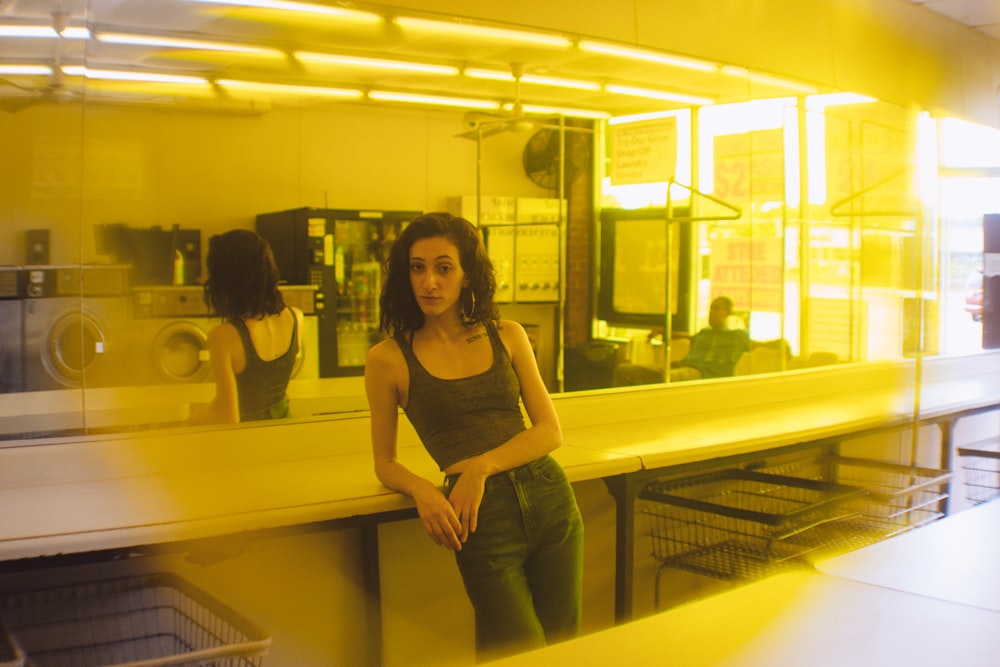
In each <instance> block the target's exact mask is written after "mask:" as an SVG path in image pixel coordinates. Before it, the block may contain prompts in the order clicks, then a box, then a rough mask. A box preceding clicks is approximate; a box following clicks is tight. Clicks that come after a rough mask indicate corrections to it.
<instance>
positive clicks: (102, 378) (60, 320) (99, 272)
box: [21, 265, 128, 391]
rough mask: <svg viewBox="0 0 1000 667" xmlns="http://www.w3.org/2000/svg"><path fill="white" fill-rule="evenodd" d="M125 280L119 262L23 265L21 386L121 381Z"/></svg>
mask: <svg viewBox="0 0 1000 667" xmlns="http://www.w3.org/2000/svg"><path fill="white" fill-rule="evenodd" d="M127 283H128V268H127V267H124V266H99V265H85V266H33V267H30V268H27V269H25V295H24V299H23V301H22V306H23V308H22V322H21V325H22V327H21V328H22V332H23V348H22V349H23V356H22V363H23V390H24V391H41V390H47V389H64V388H67V387H70V388H74V387H110V386H118V385H122V384H126V382H127V379H128V340H127V330H128V295H127Z"/></svg>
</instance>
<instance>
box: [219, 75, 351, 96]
mask: <svg viewBox="0 0 1000 667" xmlns="http://www.w3.org/2000/svg"><path fill="white" fill-rule="evenodd" d="M215 83H216V84H217V85H219V86H222V87H223V88H233V89H237V90H246V91H250V92H255V93H270V94H275V95H321V96H324V97H350V98H354V99H359V98H361V97H364V93H362V92H361V91H360V90H353V89H350V88H324V87H321V86H295V85H289V84H283V83H263V82H260V81H236V80H234V79H219V80H218V81H216V82H215Z"/></svg>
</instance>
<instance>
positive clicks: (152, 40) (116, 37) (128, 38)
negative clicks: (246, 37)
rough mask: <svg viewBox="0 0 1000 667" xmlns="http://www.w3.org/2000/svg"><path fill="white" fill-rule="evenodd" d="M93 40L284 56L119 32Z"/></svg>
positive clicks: (269, 51)
mask: <svg viewBox="0 0 1000 667" xmlns="http://www.w3.org/2000/svg"><path fill="white" fill-rule="evenodd" d="M95 39H97V41H99V42H104V43H106V44H126V45H134V46H162V47H165V48H169V49H197V50H200V51H225V52H228V53H245V54H250V55H267V56H277V57H283V56H284V53H282V52H281V51H278V50H277V49H265V48H261V47H259V46H245V45H242V44H226V43H224V42H205V41H201V40H197V39H181V38H178V37H159V36H156V35H132V34H127V33H120V32H99V33H97V34H96V35H95Z"/></svg>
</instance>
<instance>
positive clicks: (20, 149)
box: [0, 0, 974, 440]
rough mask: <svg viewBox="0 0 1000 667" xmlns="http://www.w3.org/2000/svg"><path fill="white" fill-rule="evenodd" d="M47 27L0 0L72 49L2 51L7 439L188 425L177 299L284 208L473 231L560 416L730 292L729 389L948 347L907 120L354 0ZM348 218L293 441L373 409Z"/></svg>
mask: <svg viewBox="0 0 1000 667" xmlns="http://www.w3.org/2000/svg"><path fill="white" fill-rule="evenodd" d="M57 4H58V5H59V7H58V8H57V9H59V10H60V11H57V12H56V13H53V7H50V6H49V4H48V3H40V2H35V1H32V0H11V2H9V3H7V5H6V6H5V14H4V16H3V17H2V18H3V20H4V21H8V20H9V22H11V23H18V24H21V25H24V26H29V27H33V28H37V29H42V28H44V27H46V26H48V27H51V28H58V27H60V26H62V31H61V32H59V33H55V32H53V34H52V35H51V36H50V37H49V38H24V39H19V38H7V37H5V49H9V50H5V52H4V54H3V55H4V57H5V58H6V57H7V56H8V55H10V56H11V57H12V59H13V60H14V61H16V62H11V63H0V66H4V67H6V69H2V70H0V140H2V141H3V145H4V146H5V149H6V150H5V152H6V154H7V155H8V156H9V157H8V159H6V160H4V161H3V162H2V166H0V169H2V170H3V171H2V174H0V175H2V178H0V210H2V211H3V212H4V216H5V220H4V225H3V232H2V238H3V243H0V265H5V267H6V266H9V267H23V268H24V269H25V270H14V269H13V268H12V269H11V270H5V271H0V287H3V286H7V287H8V291H7V292H3V293H2V294H5V295H8V296H4V297H3V298H0V305H2V307H3V308H4V312H5V313H8V315H9V316H5V317H4V318H3V322H4V325H3V328H0V334H2V335H3V345H4V348H3V350H4V353H3V357H2V358H3V364H4V366H3V369H2V370H3V378H4V380H3V382H4V384H3V391H4V393H2V394H0V419H2V420H3V423H4V427H3V431H2V433H0V437H8V438H13V437H17V438H20V439H22V440H23V439H24V438H31V437H40V436H47V435H52V434H67V433H88V434H90V433H103V432H108V431H122V430H136V429H146V428H155V427H160V426H172V425H177V424H180V423H182V421H183V419H184V418H185V416H186V414H187V411H188V410H189V406H190V403H192V402H194V403H198V402H205V401H208V400H209V399H210V398H211V396H212V395H213V393H214V388H213V386H212V385H211V383H210V382H208V381H207V380H208V379H209V378H208V376H207V369H206V368H205V363H204V362H205V359H204V351H203V347H202V346H203V340H204V335H205V332H206V331H207V329H208V328H210V327H211V326H212V325H213V324H214V322H212V321H211V318H207V317H205V316H204V310H203V305H202V302H201V290H200V287H199V285H198V284H197V283H198V281H199V280H200V279H202V278H203V277H204V253H205V249H206V248H207V241H208V238H209V237H210V236H211V235H212V234H216V233H219V232H222V231H225V230H228V229H231V228H237V227H242V228H254V227H255V225H256V221H257V216H258V215H260V214H264V213H271V212H282V211H294V210H301V209H309V210H318V211H330V210H337V211H342V212H343V211H351V212H354V213H355V214H357V216H358V217H362V218H364V217H365V216H364V214H368V213H372V212H393V211H397V212H398V211H424V210H439V209H451V210H454V211H456V212H460V213H462V214H465V215H466V217H470V219H476V218H477V217H478V219H479V222H480V223H481V224H483V226H484V230H485V231H484V233H485V235H486V237H487V239H488V241H489V244H490V251H491V254H493V255H494V259H495V260H496V263H497V266H498V270H499V271H500V272H501V274H502V275H501V279H500V282H501V283H506V284H507V289H509V294H508V295H507V296H506V297H505V303H504V306H503V308H504V315H505V316H507V317H515V318H516V319H518V320H519V321H522V322H523V323H525V324H526V326H527V328H528V330H529V333H530V334H531V335H532V336H533V338H534V340H535V341H536V343H537V346H536V349H537V352H538V355H539V362H540V366H541V367H542V370H543V376H544V377H545V380H546V383H547V385H548V386H549V387H550V389H551V390H552V391H554V392H555V391H563V390H574V389H585V388H611V387H612V386H613V384H614V382H613V379H612V377H611V374H610V372H609V367H610V370H611V371H613V365H614V364H617V363H619V362H632V363H640V364H641V363H646V362H650V361H651V362H653V363H657V358H658V357H659V359H660V361H659V363H660V364H664V363H665V362H663V361H662V359H664V358H674V357H675V356H677V357H678V358H680V357H682V356H683V355H682V354H681V353H680V352H679V348H681V347H682V343H681V341H683V339H684V335H685V334H687V335H690V334H693V333H695V332H697V331H698V330H699V329H701V328H703V327H705V326H707V324H708V307H709V303H710V301H711V300H712V299H713V298H715V297H716V296H720V295H726V296H730V297H731V298H732V299H733V301H734V313H733V315H734V317H735V320H734V322H735V325H734V326H736V327H743V328H745V329H746V330H747V331H748V338H749V339H750V340H752V341H754V342H757V343H764V342H769V341H776V340H777V341H784V342H785V343H786V344H787V348H782V347H780V346H779V347H778V348H777V349H779V350H782V349H785V350H787V354H781V355H779V356H778V360H777V362H775V361H774V359H773V356H774V355H771V357H772V359H770V360H768V361H767V364H766V365H765V362H764V361H761V362H759V363H758V364H756V365H753V364H751V365H750V366H749V367H746V368H745V370H746V371H747V372H754V373H757V372H770V371H782V370H789V369H793V368H799V367H804V366H805V367H807V366H810V365H814V364H817V363H830V362H834V361H835V362H848V361H851V362H853V361H866V360H871V359H883V358H897V357H905V356H908V355H912V354H915V353H917V352H918V351H919V352H920V353H925V352H928V351H930V352H933V351H935V350H936V349H937V348H935V347H934V340H933V335H932V333H930V332H933V331H934V330H936V329H935V328H934V327H933V326H926V325H925V326H921V325H920V323H925V322H933V321H934V318H940V317H941V315H940V311H939V309H938V308H937V307H936V306H934V301H935V300H934V298H933V297H934V296H935V295H936V294H937V293H938V292H939V290H938V289H937V287H936V286H935V284H934V283H933V281H931V282H928V278H926V277H927V276H933V275H936V273H937V267H936V265H935V260H934V258H935V256H936V252H935V248H936V246H935V243H936V241H935V238H934V237H933V235H932V234H931V233H930V232H929V231H927V230H929V229H932V228H933V227H934V225H933V224H930V222H931V221H927V220H924V219H923V215H924V214H923V211H924V206H923V203H922V201H921V198H920V191H919V189H918V187H917V183H918V181H917V179H916V178H915V175H914V172H915V170H914V168H913V167H914V163H915V160H916V158H915V157H914V156H915V155H916V146H917V143H918V142H917V132H918V122H917V118H916V115H915V114H914V113H913V112H910V111H907V110H903V109H900V108H897V107H894V106H893V105H890V104H886V103H880V102H877V101H874V100H866V101H864V102H863V103H862V101H861V100H858V99H856V98H854V99H847V100H845V99H844V98H840V99H839V101H838V100H837V98H835V97H833V96H832V94H833V93H835V92H837V91H831V90H823V89H820V88H817V87H815V86H803V85H802V84H801V83H798V82H795V81H788V80H781V79H778V78H775V77H763V76H759V75H756V74H754V73H753V72H750V71H746V70H740V69H734V68H726V67H720V66H719V65H718V64H715V63H705V62H704V61H696V60H691V59H680V62H679V63H678V62H673V63H668V64H656V65H651V64H650V63H649V61H648V60H645V61H644V60H636V59H634V57H633V56H634V55H635V54H622V53H616V52H615V51H614V49H609V48H607V47H608V46H609V45H608V44H602V43H601V42H598V41H597V40H592V39H589V38H582V37H581V36H572V37H573V40H567V39H566V37H565V36H564V35H560V34H554V33H551V32H550V31H545V30H544V29H539V30H520V29H518V30H517V31H511V30H509V28H508V30H507V31H506V32H503V33H497V32H495V31H494V32H492V33H491V32H485V33H479V32H477V31H476V30H474V28H475V27H476V26H475V25H474V22H473V23H469V22H466V23H462V31H460V32H459V33H457V34H456V33H455V32H454V31H452V30H448V29H447V28H453V27H454V25H455V22H454V21H452V20H451V19H443V20H442V19H441V17H440V16H430V15H422V14H421V13H420V12H418V11H409V10H407V11H402V10H400V11H397V12H393V14H394V18H393V20H392V21H387V19H386V16H387V15H388V13H387V12H386V10H385V8H382V7H379V6H375V5H370V6H367V5H366V6H364V7H360V8H361V9H362V10H363V11H360V12H347V11H344V10H343V9H342V8H340V7H332V6H329V7H328V6H325V5H324V6H323V7H325V8H326V10H325V11H324V12H322V13H321V15H320V14H315V13H313V14H308V15H303V14H300V13H296V12H294V11H288V10H264V9H259V8H258V9H255V8H249V7H239V6H233V5H230V4H225V3H211V2H197V1H195V0H190V1H188V2H182V1H180V0H177V1H175V2H174V1H172V2H164V3H158V4H157V10H156V11H153V10H152V9H151V8H150V7H149V6H147V5H148V3H143V2H140V0H126V1H124V2H122V1H121V0H116V1H114V2H112V1H110V0H109V1H104V0H97V1H94V2H90V3H88V4H87V10H86V11H85V10H83V9H82V8H77V7H75V6H72V7H68V8H67V5H66V3H57ZM139 7H141V8H142V11H134V10H136V9H137V8H139ZM63 11H65V13H62V12H63ZM490 27H493V26H490ZM85 29H89V30H90V32H89V33H87V34H81V33H82V32H83V31H84V30H85ZM512 32H514V33H522V34H520V35H518V34H512ZM525 36H527V37H531V38H532V40H531V41H524V40H523V39H521V40H518V41H511V39H510V38H511V37H521V38H524V37H525ZM178 40H179V41H178ZM15 51H16V58H14V57H13V56H14V54H15ZM15 65H16V66H17V67H15ZM26 65H34V66H37V67H38V69H27V70H26V69H18V67H23V66H26ZM706 65H707V67H706ZM149 75H156V76H155V77H150V76H149ZM151 79H152V80H151ZM664 81H667V82H669V84H670V85H669V86H667V85H665V84H664ZM668 89H669V90H668ZM677 91H687V94H686V95H681V96H678V95H676V93H677ZM691 91H699V94H698V95H697V96H693V94H692V93H691ZM417 96H422V97H417ZM428 96H434V97H433V98H431V97H428ZM444 102H446V103H447V105H445V104H443V103H444ZM648 113H654V114H661V115H659V116H657V117H654V118H650V117H646V118H640V117H639V114H648ZM663 114H665V115H663ZM609 118H615V119H621V118H627V119H629V120H630V121H631V122H624V121H620V120H616V121H615V122H614V123H612V122H611V121H608V122H606V121H607V119H609ZM664 146H668V147H669V148H664ZM556 148H558V150H554V149H556ZM650 159H652V162H650V161H649V160H650ZM644 160H645V162H644ZM560 164H561V165H564V166H565V170H560V169H558V166H559V165H560ZM667 183H671V185H669V186H668V185H667ZM470 207H471V209H470ZM470 210H471V211H472V212H473V214H469V211H470ZM636 210H639V211H640V212H639V213H629V214H627V215H626V214H622V215H620V216H618V217H617V218H616V217H614V216H611V217H608V216H606V215H604V214H603V213H602V212H606V211H612V212H613V211H636ZM647 213H648V215H647ZM491 216H492V218H491ZM629 216H633V217H632V218H631V220H633V221H636V220H638V222H636V223H635V224H633V225H631V227H629V225H627V224H624V223H623V224H622V225H621V229H617V228H616V225H617V222H618V221H619V220H628V219H630V218H629ZM635 216H638V217H635ZM348 217H349V216H348ZM348 217H345V215H344V214H343V213H341V214H338V215H335V216H332V217H330V218H329V220H328V228H326V229H325V230H324V237H325V236H326V235H329V237H330V241H329V244H330V245H329V246H326V247H324V251H325V252H326V253H327V255H326V257H328V258H329V261H326V260H324V262H323V264H322V265H323V266H329V267H332V268H331V269H330V270H331V271H332V272H333V278H332V281H333V282H332V283H329V284H326V285H324V286H323V290H324V291H326V292H328V294H326V295H325V301H324V307H325V306H327V305H330V304H332V305H333V307H334V308H333V309H334V310H338V309H340V308H341V307H343V308H349V309H351V313H352V315H351V320H350V322H351V324H352V326H351V327H340V328H338V326H337V324H338V323H337V322H336V321H334V322H333V323H332V324H331V323H330V322H327V324H326V325H324V324H323V320H322V318H323V316H324V315H323V313H328V312H329V311H326V310H323V311H322V313H321V309H319V308H318V307H317V303H318V302H317V301H316V292H317V291H319V290H318V289H317V286H316V285H310V284H308V283H309V282H311V278H309V277H307V278H305V279H297V280H296V281H295V283H293V284H289V285H288V286H287V287H286V294H287V295H288V298H289V300H291V301H293V302H295V303H296V304H301V305H302V306H303V307H304V309H305V310H306V311H307V313H308V314H307V326H306V336H307V341H308V344H307V346H306V354H305V357H304V359H303V360H302V362H301V364H300V367H299V371H298V374H297V375H296V377H295V379H294V380H293V385H292V386H291V387H290V394H291V396H292V398H293V406H294V405H296V404H297V405H298V411H297V412H295V413H294V414H295V415H296V416H297V417H300V418H311V419H312V418H323V417H324V416H326V415H330V414H335V413H338V412H341V411H347V412H351V411H357V410H362V409H364V397H363V389H362V383H361V381H360V377H359V375H360V368H358V367H357V361H356V359H357V355H358V352H357V350H358V349H363V348H364V347H365V345H366V344H367V343H369V342H370V334H369V331H370V328H369V327H368V325H370V324H371V315H372V313H371V310H372V309H371V305H372V303H373V302H372V300H371V297H372V295H373V294H374V293H376V292H377V285H373V284H372V283H373V282H377V277H376V278H372V277H371V276H370V275H368V274H366V273H365V271H364V270H362V269H363V268H364V266H363V265H368V264H373V263H375V262H377V258H378V254H377V252H368V253H367V254H365V256H364V257H361V258H360V259H359V260H355V259H352V260H351V261H352V262H354V261H356V262H357V264H356V265H355V264H352V265H351V266H352V267H353V268H358V271H356V272H353V271H352V272H342V273H338V272H337V267H338V266H341V267H343V266H345V265H346V261H347V260H346V258H345V259H344V260H343V262H342V261H341V260H339V259H338V257H339V255H338V250H337V249H338V248H340V249H341V254H345V252H346V251H350V252H355V250H354V248H355V247H366V248H367V247H368V245H369V244H368V242H369V241H371V240H372V239H371V238H369V239H363V238H362V239H360V240H359V239H358V238H355V237H356V236H357V235H358V233H360V234H362V236H364V235H365V234H367V235H370V234H372V233H375V234H376V235H378V234H381V235H382V236H380V237H379V239H378V241H379V242H382V241H384V240H385V238H386V235H385V234H384V233H383V232H382V231H378V230H381V229H385V227H384V226H382V227H378V226H376V227H372V228H369V229H368V231H364V232H355V231H351V230H352V229H353V230H356V229H359V227H358V226H352V225H349V224H347V222H348V221H349V220H348ZM606 219H607V221H605V220H606ZM338 224H339V226H338ZM627 227H628V228H629V229H626V228H627ZM123 229H127V230H129V232H128V236H129V238H130V239H131V241H132V246H130V248H129V249H128V250H123V249H122V245H121V243H116V238H117V239H118V240H119V241H120V234H121V231H122V230H123ZM371 229H375V230H376V231H375V232H372V231H371ZM648 229H652V230H653V232H652V233H647V230H648ZM192 231H193V232H195V234H194V235H192V234H191V232H192ZM630 233H631V237H630V236H629V235H630ZM116 234H117V235H118V236H116ZM338 235H339V236H338ZM142 239H145V240H146V241H147V245H143V241H142ZM149 239H153V240H152V241H150V240H149ZM616 243H617V244H618V245H615V244H616ZM352 244H354V245H353V246H352ZM359 244H360V245H359ZM616 249H617V251H619V252H622V253H624V254H625V256H628V257H631V256H633V253H635V252H638V251H640V250H642V251H649V257H648V258H647V259H648V265H644V266H643V267H638V266H633V265H632V264H629V263H623V262H618V263H615V262H612V261H611V258H613V257H614V252H615V251H616ZM916 249H920V250H919V251H918V250H916ZM147 251H148V252H149V253H152V254H150V255H146V254H144V253H145V252H147ZM357 252H358V254H359V257H360V251H357ZM668 256H669V257H671V258H675V257H676V261H674V260H672V261H671V262H670V263H669V266H670V269H671V270H670V271H667V270H666V267H667V266H668V263H667V262H666V260H665V258H666V257H668ZM352 258H353V255H352ZM126 265H129V266H128V267H126ZM55 267H61V268H55ZM633 268H641V269H642V271H645V272H646V273H644V274H642V275H644V276H646V278H649V279H643V280H642V281H636V280H635V278H634V275H630V274H629V273H628V270H629V269H633ZM606 272H608V273H606ZM369 273H370V272H369ZM616 277H617V278H618V280H617V282H616V280H615V278H616ZM174 283H179V284H174ZM10 285H13V287H12V288H11V287H10ZM11 290H12V291H11ZM608 290H612V291H611V293H610V296H609V293H608ZM922 294H926V295H929V298H920V296H919V295H922ZM651 295H652V296H651ZM667 295H669V304H670V308H669V309H667V308H665V307H664V304H666V303H667ZM331 297H333V298H331ZM605 301H607V302H608V303H609V304H610V305H609V306H607V307H605V305H601V304H604V302H605ZM636 308H638V310H636ZM8 311H9V312H8ZM969 321H970V322H972V318H969ZM11 323H16V324H11ZM973 324H974V323H973ZM354 325H357V326H354ZM656 328H661V329H665V330H667V331H671V332H673V335H672V336H667V337H666V342H665V344H664V345H660V346H657V345H655V344H652V343H650V342H649V341H648V337H647V334H648V333H649V332H650V331H652V330H654V329H656ZM921 331H923V334H920V333H919V332H921ZM18 332H20V333H18ZM921 335H923V336H924V338H923V339H921V338H920V336H921ZM366 338H368V340H366ZM13 339H18V340H17V342H16V343H12V342H10V341H11V340H13ZM654 342H655V341H654ZM765 349H770V348H765ZM13 350H16V352H15V351H13ZM324 354H326V357H327V360H328V361H327V362H326V363H324V360H323V356H324ZM352 355H353V356H352ZM330 359H332V360H333V361H329V360H330ZM352 359H353V360H354V361H351V360H352ZM324 366H327V369H326V370H324ZM745 366H746V365H745ZM331 369H332V370H331ZM734 370H735V369H734ZM12 378H14V379H12ZM293 410H295V408H293Z"/></svg>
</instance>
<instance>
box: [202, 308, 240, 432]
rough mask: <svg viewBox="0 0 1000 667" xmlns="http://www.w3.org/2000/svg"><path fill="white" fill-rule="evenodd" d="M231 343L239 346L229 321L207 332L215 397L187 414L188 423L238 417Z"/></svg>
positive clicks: (222, 421) (228, 420) (229, 421)
mask: <svg viewBox="0 0 1000 667" xmlns="http://www.w3.org/2000/svg"><path fill="white" fill-rule="evenodd" d="M234 346H238V347H240V348H242V346H243V343H242V342H241V341H240V337H239V334H238V333H237V332H236V329H235V328H233V325H231V324H220V325H218V326H215V327H213V328H212V329H211V330H210V331H209V332H208V355H209V359H210V360H211V362H212V373H213V375H214V376H215V398H213V399H212V402H211V403H209V405H208V408H206V409H205V410H204V411H203V412H199V413H196V414H193V415H191V417H190V418H189V419H188V423H189V424H235V423H237V422H239V421H240V408H239V395H238V390H237V388H236V373H235V372H234V371H233V354H234Z"/></svg>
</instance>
